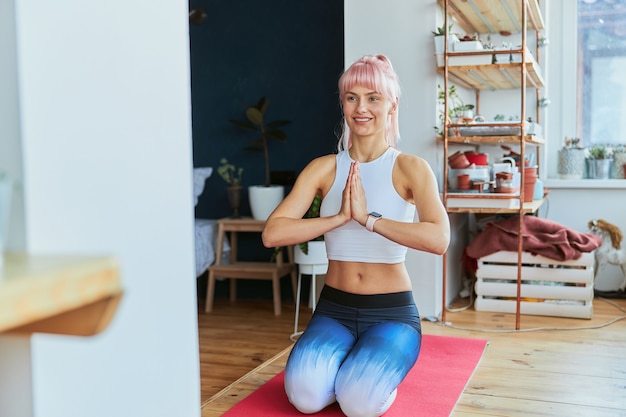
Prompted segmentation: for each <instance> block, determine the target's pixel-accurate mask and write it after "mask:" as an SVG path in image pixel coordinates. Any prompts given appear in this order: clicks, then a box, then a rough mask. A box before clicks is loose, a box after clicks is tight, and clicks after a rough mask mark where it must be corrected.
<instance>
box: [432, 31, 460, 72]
mask: <svg viewBox="0 0 626 417" xmlns="http://www.w3.org/2000/svg"><path fill="white" fill-rule="evenodd" d="M433 39H434V40H435V53H437V54H442V53H443V50H444V46H445V44H446V41H445V36H443V35H438V36H434V37H433ZM457 42H459V38H458V36H456V35H453V34H448V52H452V51H454V45H455V44H456V43H457ZM442 65H443V64H442Z"/></svg>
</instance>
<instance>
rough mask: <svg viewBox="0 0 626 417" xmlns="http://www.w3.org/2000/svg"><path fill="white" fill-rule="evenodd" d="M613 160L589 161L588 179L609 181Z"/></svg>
mask: <svg viewBox="0 0 626 417" xmlns="http://www.w3.org/2000/svg"><path fill="white" fill-rule="evenodd" d="M612 162H613V161H612V160H611V159H587V178H591V179H595V180H607V179H609V176H610V173H611V163H612Z"/></svg>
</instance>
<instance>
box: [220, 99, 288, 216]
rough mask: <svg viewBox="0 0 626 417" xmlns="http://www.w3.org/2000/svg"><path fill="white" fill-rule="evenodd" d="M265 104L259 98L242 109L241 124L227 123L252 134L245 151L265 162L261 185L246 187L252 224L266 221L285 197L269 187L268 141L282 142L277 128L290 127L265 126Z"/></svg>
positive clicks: (274, 123) (280, 188)
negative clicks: (258, 155) (243, 115)
mask: <svg viewBox="0 0 626 417" xmlns="http://www.w3.org/2000/svg"><path fill="white" fill-rule="evenodd" d="M269 104H270V102H269V100H267V99H266V98H265V97H261V99H260V100H259V101H258V103H257V104H256V105H254V106H249V107H247V108H246V110H245V119H244V120H233V119H231V120H230V122H231V123H232V124H234V125H235V126H238V127H240V128H242V129H245V130H250V131H253V132H255V134H256V136H255V138H254V139H252V140H251V141H250V142H249V144H248V146H247V147H246V149H247V150H249V151H253V152H260V153H263V156H264V159H265V182H264V183H263V185H251V186H249V187H248V197H249V200H250V209H251V211H252V217H254V219H256V220H267V218H268V217H269V215H270V214H271V213H272V211H274V209H275V208H276V206H278V204H280V202H281V201H282V199H283V197H284V195H285V188H284V187H283V186H281V185H272V184H271V176H270V154H269V141H270V139H275V140H278V141H281V142H285V141H286V140H287V135H286V134H285V132H283V131H282V130H281V129H280V128H281V127H283V126H286V125H288V124H290V123H291V121H290V120H274V121H271V122H267V121H266V120H265V116H266V113H267V109H268V107H269Z"/></svg>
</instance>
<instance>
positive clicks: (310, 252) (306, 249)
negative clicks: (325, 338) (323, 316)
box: [293, 195, 328, 334]
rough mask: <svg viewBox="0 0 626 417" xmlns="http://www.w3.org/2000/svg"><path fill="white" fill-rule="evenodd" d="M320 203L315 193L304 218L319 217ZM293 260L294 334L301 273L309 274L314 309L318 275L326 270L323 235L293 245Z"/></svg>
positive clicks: (326, 261) (319, 286) (310, 297)
mask: <svg viewBox="0 0 626 417" xmlns="http://www.w3.org/2000/svg"><path fill="white" fill-rule="evenodd" d="M321 204H322V198H321V197H320V196H318V195H316V196H315V197H314V198H313V201H312V202H311V206H310V207H309V210H308V211H307V212H306V214H305V215H304V218H314V217H319V216H320V206H321ZM293 260H294V263H296V264H297V265H298V284H297V285H298V286H297V289H296V294H297V295H296V297H297V299H296V321H295V325H294V326H295V327H294V334H296V332H297V331H298V313H299V310H300V289H301V286H302V275H303V274H304V275H311V289H310V292H309V307H311V308H313V309H315V304H316V300H317V294H318V290H317V289H318V288H321V287H322V285H321V283H320V284H319V285H318V282H317V281H318V276H319V275H325V274H326V273H327V272H328V255H327V254H326V242H324V236H323V235H322V236H318V237H316V238H315V239H312V240H309V241H307V242H302V243H300V244H298V245H295V247H294V250H293Z"/></svg>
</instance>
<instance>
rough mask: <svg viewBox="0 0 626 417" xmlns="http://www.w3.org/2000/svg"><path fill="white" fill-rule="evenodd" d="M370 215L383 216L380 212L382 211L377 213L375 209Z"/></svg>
mask: <svg viewBox="0 0 626 417" xmlns="http://www.w3.org/2000/svg"><path fill="white" fill-rule="evenodd" d="M370 216H372V217H383V215H382V214H380V213H376V212H375V211H373V212H371V213H370Z"/></svg>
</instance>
